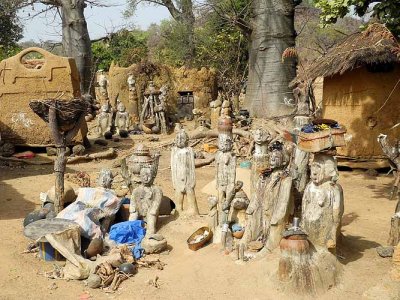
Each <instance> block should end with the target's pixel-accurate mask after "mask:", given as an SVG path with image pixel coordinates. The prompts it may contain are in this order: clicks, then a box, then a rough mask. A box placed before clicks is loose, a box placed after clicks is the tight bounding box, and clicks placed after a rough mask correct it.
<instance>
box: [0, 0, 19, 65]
mask: <svg viewBox="0 0 400 300" xmlns="http://www.w3.org/2000/svg"><path fill="white" fill-rule="evenodd" d="M21 38H22V26H21V24H20V23H19V21H18V18H17V13H16V10H15V9H14V4H13V3H12V1H8V0H4V1H2V2H0V60H2V59H4V58H7V57H9V56H12V55H14V54H16V53H17V52H18V51H19V50H20V47H18V45H17V42H18V40H20V39H21Z"/></svg>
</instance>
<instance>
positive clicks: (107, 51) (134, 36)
mask: <svg viewBox="0 0 400 300" xmlns="http://www.w3.org/2000/svg"><path fill="white" fill-rule="evenodd" d="M147 39H148V33H147V32H145V31H141V30H133V31H129V30H126V29H123V30H120V31H118V32H116V33H113V34H111V35H110V36H108V37H107V38H105V39H103V40H101V41H97V42H94V43H92V52H93V58H94V61H95V62H96V63H97V68H98V69H103V70H108V69H109V67H110V65H111V62H112V61H116V62H118V63H119V65H120V66H121V67H128V66H130V65H131V64H134V63H138V62H140V61H141V60H143V59H144V58H147V55H148V48H147Z"/></svg>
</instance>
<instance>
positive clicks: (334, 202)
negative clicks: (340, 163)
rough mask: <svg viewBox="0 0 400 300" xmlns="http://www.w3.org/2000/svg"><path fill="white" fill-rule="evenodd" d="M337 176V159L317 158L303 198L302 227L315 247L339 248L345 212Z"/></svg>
mask: <svg viewBox="0 0 400 300" xmlns="http://www.w3.org/2000/svg"><path fill="white" fill-rule="evenodd" d="M338 176H339V173H338V170H337V164H336V160H335V158H333V157H332V156H329V155H325V154H319V153H316V154H315V155H314V160H313V162H312V163H311V175H310V177H311V182H310V183H309V184H308V185H307V187H306V189H305V191H304V196H303V203H302V216H301V226H302V228H303V229H304V231H305V232H306V233H307V234H308V239H309V241H310V242H311V243H312V244H313V245H314V246H315V247H322V248H327V249H333V250H335V248H336V242H337V238H338V236H339V234H340V229H341V220H342V216H343V210H344V204H343V190H342V187H341V186H340V185H339V184H338V183H336V181H337V179H338Z"/></svg>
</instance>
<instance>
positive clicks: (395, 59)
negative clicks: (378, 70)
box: [291, 24, 400, 85]
mask: <svg viewBox="0 0 400 300" xmlns="http://www.w3.org/2000/svg"><path fill="white" fill-rule="evenodd" d="M399 62H400V45H399V43H398V41H397V40H396V38H395V37H394V36H393V34H392V33H391V32H390V31H389V30H388V29H387V28H386V27H385V25H382V24H372V25H370V26H369V27H368V28H367V29H366V30H365V31H363V32H360V33H355V34H352V35H350V36H348V37H347V38H345V39H344V40H343V41H342V42H341V43H339V44H337V45H336V46H334V47H333V48H331V49H330V50H329V51H328V53H326V54H325V55H324V56H322V57H320V58H319V59H317V60H316V61H314V63H312V64H311V66H310V67H309V68H308V69H307V70H306V71H305V72H302V74H300V75H298V76H297V77H296V78H295V80H294V81H293V82H292V83H291V85H295V84H297V83H299V82H302V81H309V80H314V79H315V78H317V77H331V76H333V75H335V74H343V73H344V72H346V71H350V70H352V69H355V68H359V67H361V66H364V65H374V64H388V63H399Z"/></svg>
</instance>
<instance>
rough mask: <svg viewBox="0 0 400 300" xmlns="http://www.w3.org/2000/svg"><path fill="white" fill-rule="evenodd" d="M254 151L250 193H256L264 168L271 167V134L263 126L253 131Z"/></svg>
mask: <svg viewBox="0 0 400 300" xmlns="http://www.w3.org/2000/svg"><path fill="white" fill-rule="evenodd" d="M253 139H254V153H253V160H252V165H251V187H250V195H253V194H254V191H255V189H256V186H257V180H258V177H259V176H260V172H262V170H266V169H268V168H269V152H268V144H269V142H271V139H272V138H271V135H270V134H269V133H268V132H267V131H266V130H264V129H262V128H257V129H256V130H255V131H254V132H253Z"/></svg>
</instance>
